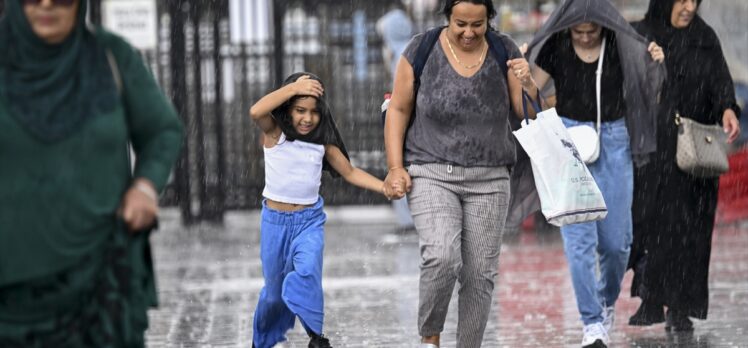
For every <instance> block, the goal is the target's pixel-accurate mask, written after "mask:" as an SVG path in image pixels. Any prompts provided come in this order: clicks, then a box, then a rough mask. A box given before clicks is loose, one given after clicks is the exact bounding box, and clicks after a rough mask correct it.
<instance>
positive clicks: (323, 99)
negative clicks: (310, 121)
mask: <svg viewBox="0 0 748 348" xmlns="http://www.w3.org/2000/svg"><path fill="white" fill-rule="evenodd" d="M304 75H308V76H309V78H311V79H312V80H316V81H319V83H320V84H322V87H323V88H324V83H322V80H320V79H319V77H317V75H314V74H312V73H308V72H297V73H293V74H291V76H289V77H287V78H286V80H285V81H283V85H282V86H285V85H288V84H290V83H293V82H295V81H296V80H298V79H299V77H302V76H304ZM310 97H311V98H314V99H316V100H317V105H316V106H317V112H319V123H318V124H317V127H316V128H314V129H313V130H312V131H311V132H310V133H309V134H305V135H301V134H299V133H298V132H296V129H295V128H294V127H293V118H292V117H291V107H292V106H293V104H294V103H295V102H296V101H297V100H299V99H301V98H310ZM271 114H272V115H273V118H274V119H275V122H276V124H277V125H278V127H280V129H281V131H282V132H283V134H285V135H286V140H288V141H294V140H296V139H298V140H301V141H306V142H309V143H315V144H320V145H328V144H330V145H335V146H337V147H338V149H340V151H341V152H342V153H343V156H345V158H347V159H348V160H350V156H348V150H346V148H345V144H344V143H343V137H341V136H340V132H339V131H338V126H337V125H335V119H333V117H332V112H331V111H330V107H329V106H328V104H327V94H322V95H321V96H319V97H314V96H305V95H297V96H293V97H292V98H289V99H288V100H286V101H285V102H284V103H283V104H281V105H280V106H278V107H277V108H275V110H273V111H272V113H271ZM322 170H326V171H328V172H329V173H330V175H332V176H333V177H339V176H340V174H339V173H338V172H336V171H335V169H333V168H332V166H331V165H330V163H329V162H327V159H324V160H323V161H322Z"/></svg>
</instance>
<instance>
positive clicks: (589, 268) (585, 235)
mask: <svg viewBox="0 0 748 348" xmlns="http://www.w3.org/2000/svg"><path fill="white" fill-rule="evenodd" d="M561 236H562V237H563V241H564V253H565V254H566V261H567V262H568V264H569V271H570V273H571V283H572V285H573V286H574V295H575V296H576V300H577V309H579V314H580V315H581V319H582V322H583V323H584V324H585V325H589V324H593V323H601V322H602V321H603V317H602V306H601V305H600V300H599V298H598V296H597V287H596V285H597V276H596V274H595V270H596V268H597V267H595V266H596V262H597V260H596V258H597V256H596V251H595V249H596V247H597V223H596V222H594V221H593V222H585V223H579V224H572V225H566V226H562V227H561Z"/></svg>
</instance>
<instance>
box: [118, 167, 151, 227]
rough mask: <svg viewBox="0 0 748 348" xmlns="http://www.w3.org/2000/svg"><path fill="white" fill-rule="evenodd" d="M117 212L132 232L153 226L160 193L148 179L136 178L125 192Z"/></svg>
mask: <svg viewBox="0 0 748 348" xmlns="http://www.w3.org/2000/svg"><path fill="white" fill-rule="evenodd" d="M117 214H118V215H119V216H121V217H122V220H124V221H125V224H126V225H127V228H128V229H129V230H130V231H131V232H139V231H142V230H144V229H146V228H148V227H151V226H153V224H154V223H155V222H156V215H157V214H158V194H157V193H156V189H155V188H154V187H153V184H152V183H151V182H150V181H148V180H147V179H143V178H138V179H135V181H134V182H133V183H132V186H130V188H129V189H128V190H127V192H125V196H124V197H123V198H122V203H121V204H120V208H119V210H118V211H117Z"/></svg>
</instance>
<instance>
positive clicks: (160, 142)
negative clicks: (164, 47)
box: [0, 0, 182, 348]
mask: <svg viewBox="0 0 748 348" xmlns="http://www.w3.org/2000/svg"><path fill="white" fill-rule="evenodd" d="M86 5H87V1H86V0H54V1H53V0H35V1H30V0H23V1H22V0H6V1H5V6H6V8H5V11H6V12H5V14H4V17H2V18H0V347H3V348H6V347H143V346H145V338H144V332H145V330H146V329H147V327H148V316H147V310H148V308H149V307H151V306H154V305H155V304H156V289H155V283H154V274H153V267H152V263H151V258H150V256H151V255H150V248H149V242H148V233H147V232H148V230H150V228H151V227H153V225H154V223H155V218H156V214H157V211H158V194H157V192H158V191H159V190H161V189H162V188H163V187H164V185H165V184H166V181H167V179H168V177H169V173H170V171H171V167H172V165H173V163H174V161H175V160H176V158H177V154H178V153H179V148H180V143H181V139H182V132H181V130H182V128H181V123H180V121H179V118H178V117H177V114H176V112H175V111H174V108H173V107H172V106H171V103H170V102H169V100H168V99H167V98H166V97H165V96H164V94H163V93H162V92H161V90H160V89H159V87H158V85H157V84H156V82H155V81H154V79H153V77H152V75H151V73H150V72H149V71H148V68H147V67H146V66H145V64H143V60H142V59H141V58H140V55H139V54H138V52H137V51H136V50H135V49H133V48H132V46H130V45H129V44H127V43H126V42H125V41H124V40H123V39H122V38H120V37H117V36H115V35H113V34H111V33H107V32H105V31H103V30H101V29H99V28H92V27H88V26H87V23H86V7H87V6H86ZM128 142H129V143H130V144H131V145H132V148H133V149H134V151H135V154H136V161H135V168H134V170H131V166H130V165H131V161H130V158H129V148H128V146H127V144H128Z"/></svg>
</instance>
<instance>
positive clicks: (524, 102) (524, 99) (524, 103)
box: [522, 88, 543, 124]
mask: <svg viewBox="0 0 748 348" xmlns="http://www.w3.org/2000/svg"><path fill="white" fill-rule="evenodd" d="M528 100H529V101H530V105H532V108H533V109H535V112H536V113H540V112H541V111H543V109H542V107H541V106H540V104H539V101H540V91H538V101H534V100H532V98H531V97H530V95H529V94H527V92H526V91H525V89H524V88H523V89H522V112H523V113H524V114H525V124H530V115H529V114H528V113H527V101H528Z"/></svg>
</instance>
